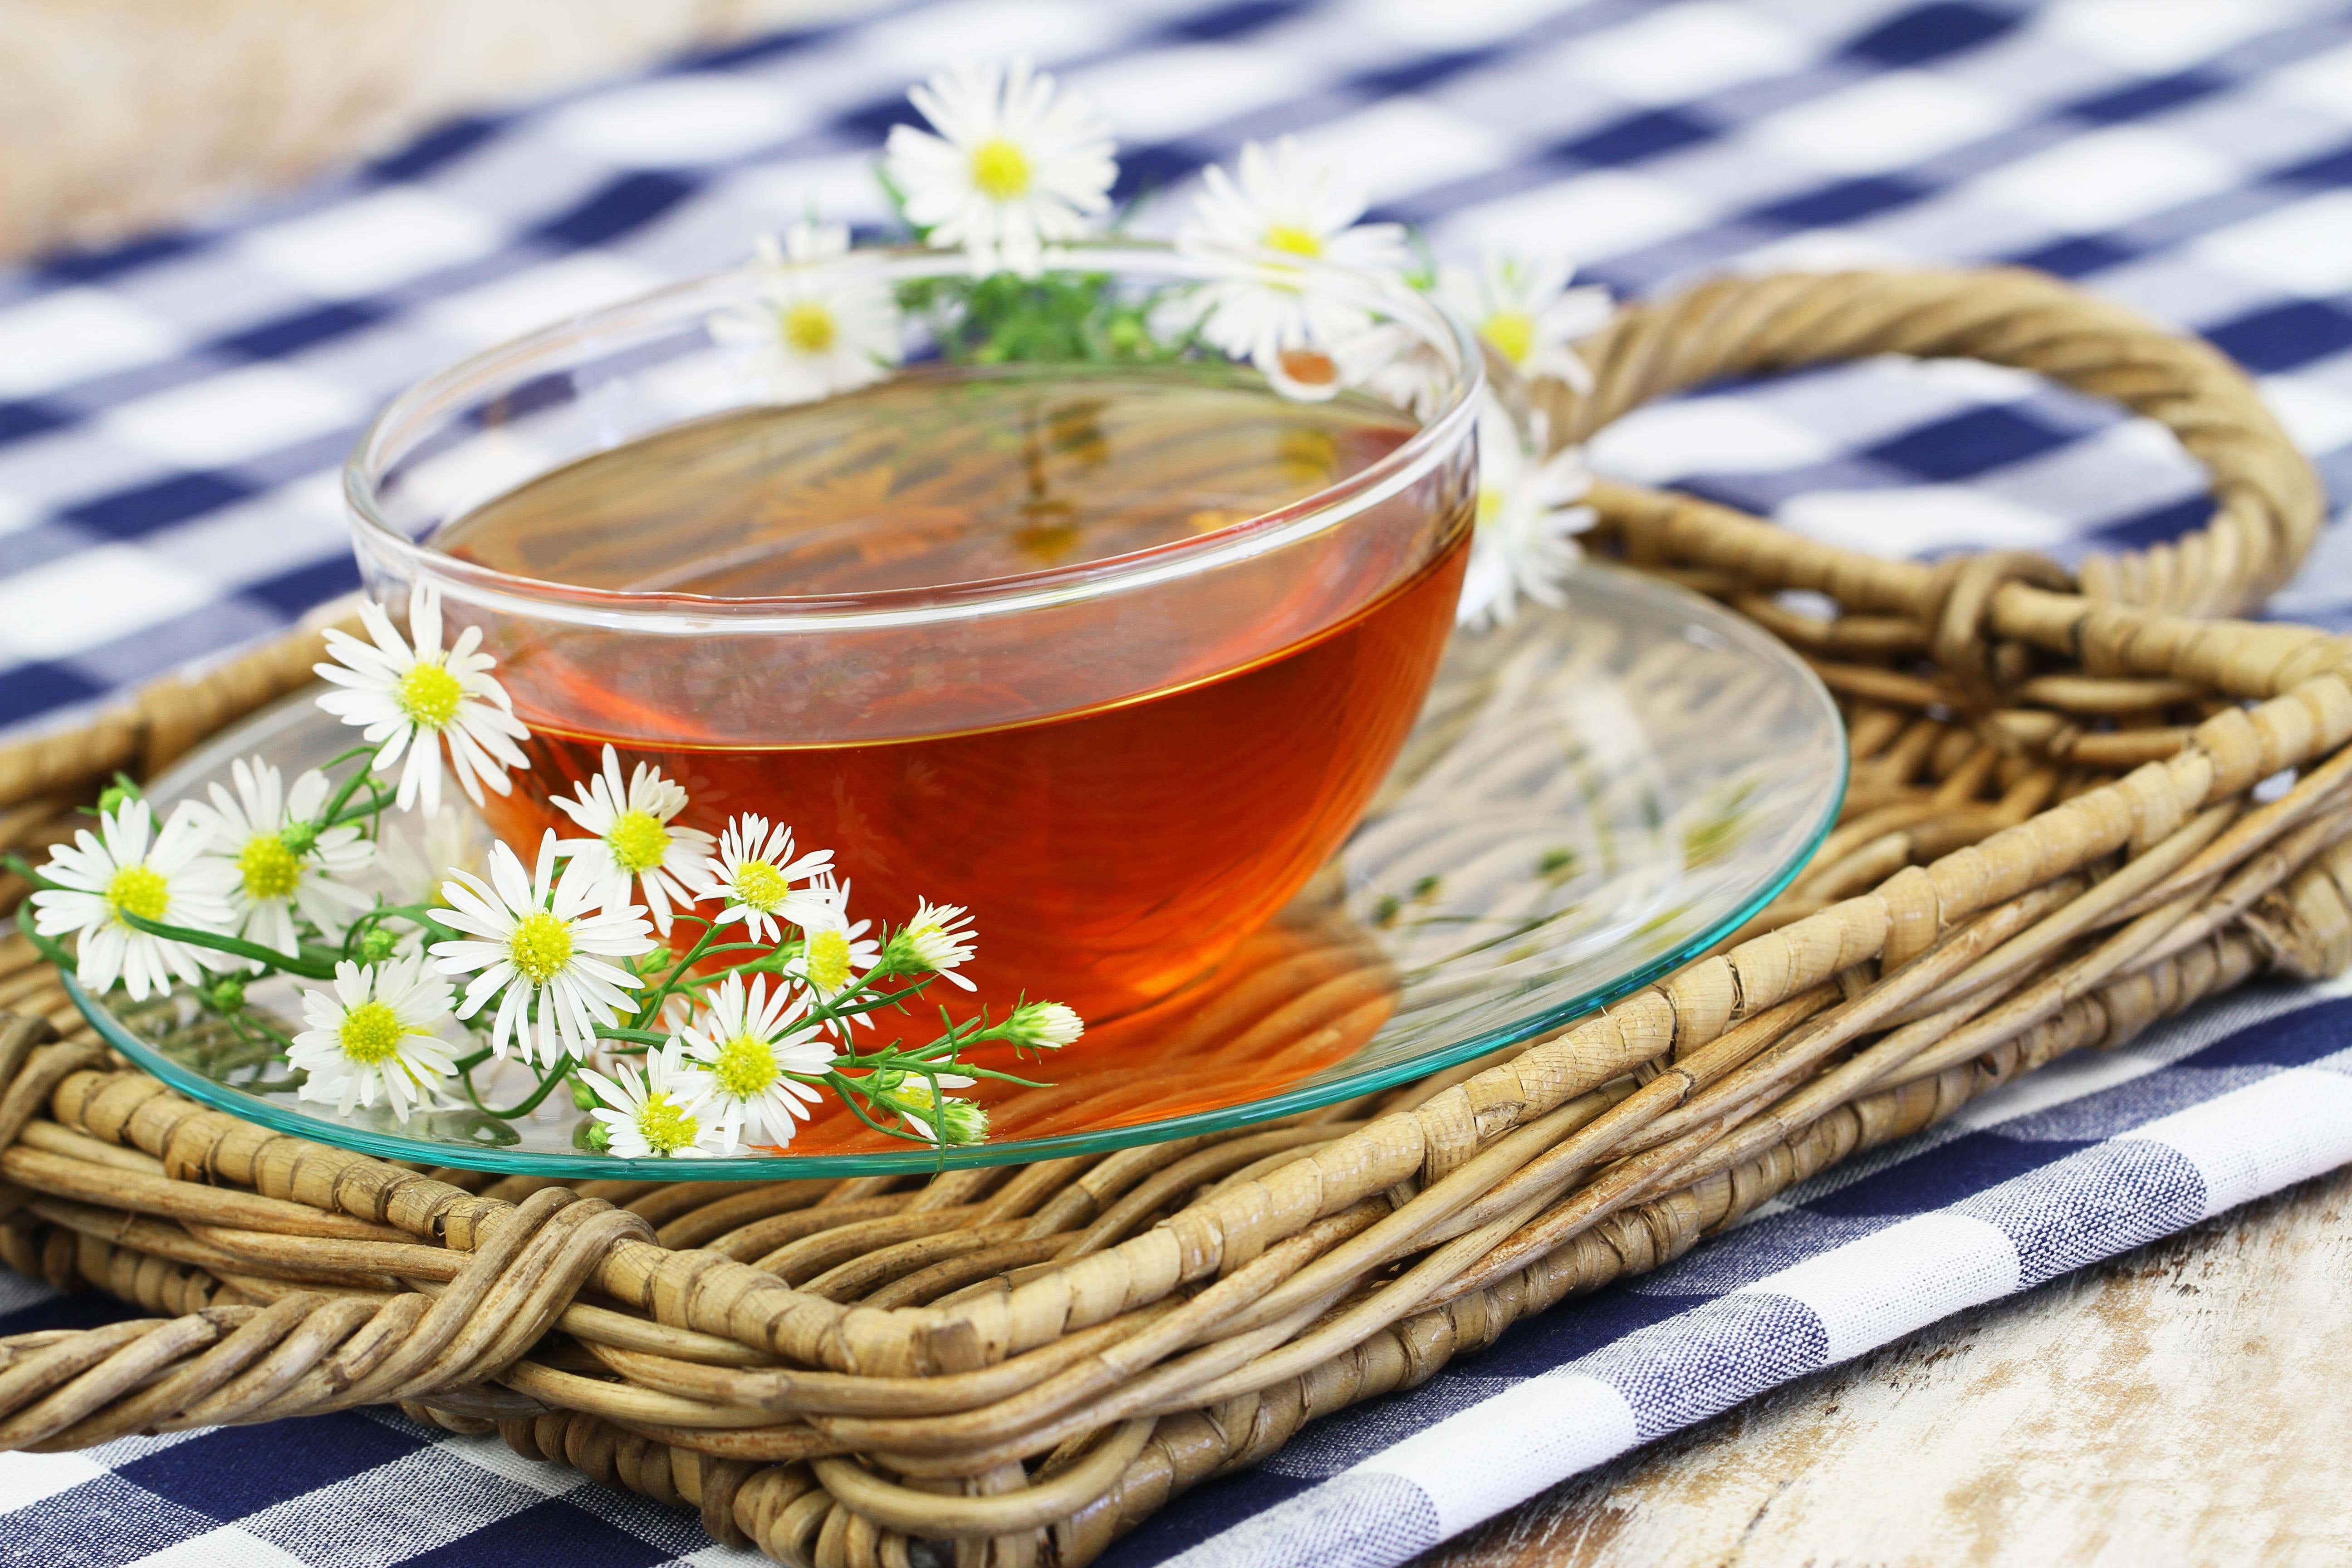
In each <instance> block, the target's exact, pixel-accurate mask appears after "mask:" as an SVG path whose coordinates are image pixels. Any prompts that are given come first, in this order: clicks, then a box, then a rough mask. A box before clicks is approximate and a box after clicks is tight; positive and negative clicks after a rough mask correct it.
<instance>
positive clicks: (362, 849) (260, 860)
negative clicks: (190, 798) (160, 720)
mask: <svg viewBox="0 0 2352 1568" xmlns="http://www.w3.org/2000/svg"><path fill="white" fill-rule="evenodd" d="M229 777H230V780H231V781H232V782H233V783H234V784H236V791H235V793H234V794H232V793H231V792H230V790H229V789H228V788H227V787H226V786H225V785H223V784H214V785H213V786H212V804H211V805H202V804H198V805H193V806H191V807H190V815H191V816H194V817H195V819H196V820H197V821H199V822H201V823H203V824H204V825H205V829H206V830H207V834H208V837H207V839H206V841H205V848H206V849H207V850H208V851H209V852H210V853H212V854H214V855H215V856H218V857H219V858H221V859H223V860H225V861H226V862H227V864H228V866H229V868H230V869H231V870H232V871H233V872H234V877H233V879H231V880H230V881H229V883H228V891H227V899H228V906H229V916H230V920H229V926H228V930H229V931H230V932H231V933H232V934H234V935H236V936H241V937H243V938H245V940H246V941H247V942H259V943H260V944H261V945H262V946H264V947H267V948H270V949H273V950H274V951H276V952H285V953H292V952H299V951H300V946H301V943H300V939H299V934H298V933H297V931H296V929H295V924H294V920H295V917H296V916H297V915H299V916H300V917H301V918H302V919H304V920H306V921H310V924H311V925H312V926H313V927H315V928H316V929H317V930H318V931H320V934H322V935H324V936H325V937H326V938H327V939H328V940H329V941H331V942H340V941H341V940H342V935H343V931H344V930H345V929H346V928H347V927H348V926H350V924H351V922H352V920H353V919H355V918H356V917H357V916H358V915H360V914H361V913H362V911H364V910H367V909H368V908H369V906H371V905H372V904H373V903H374V901H375V900H373V899H371V898H370V897H369V896H368V895H367V894H365V893H362V892H361V891H360V890H359V889H356V888H353V887H351V886H349V885H347V884H346V883H345V882H344V881H342V880H341V879H343V878H346V877H350V876H352V875H353V874H355V873H357V872H359V871H362V870H364V869H365V868H366V867H367V865H368V863H369V862H370V861H371V860H373V859H374V858H375V846H374V845H373V844H371V843H370V842H368V839H367V836H366V832H365V830H364V829H362V827H361V826H360V825H359V824H358V823H356V822H346V823H344V824H342V825H341V826H337V827H329V828H324V829H320V828H318V827H314V826H312V825H313V824H314V823H315V822H317V820H318V818H319V816H320V812H321V811H322V810H323V809H324V808H325V806H326V804H327V795H328V784H327V775H326V774H324V773H320V772H319V771H318V770H317V769H315V768H314V769H312V770H311V771H310V772H308V773H301V774H299V775H298V776H297V777H296V778H295V780H294V784H293V787H292V788H291V789H289V788H287V787H286V785H285V782H284V780H283V779H282V778H281V777H280V775H279V773H278V770H277V769H276V768H274V767H272V766H270V765H269V764H268V763H265V762H263V761H261V760H260V759H259V758H257V757H239V758H238V759H237V760H236V762H235V763H231V764H230V767H229ZM248 967H249V968H251V969H252V970H254V971H255V972H256V973H258V972H259V971H260V970H261V968H262V964H261V962H260V961H259V960H258V959H256V960H254V961H252V963H250V964H249V965H248Z"/></svg>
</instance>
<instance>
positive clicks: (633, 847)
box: [604, 811, 669, 877]
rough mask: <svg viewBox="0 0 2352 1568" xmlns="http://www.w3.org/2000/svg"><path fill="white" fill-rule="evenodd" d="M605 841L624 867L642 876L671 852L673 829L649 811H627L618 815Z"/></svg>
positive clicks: (631, 874)
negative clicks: (671, 830) (670, 840)
mask: <svg viewBox="0 0 2352 1568" xmlns="http://www.w3.org/2000/svg"><path fill="white" fill-rule="evenodd" d="M604 842H605V843H607V844H609V845H611V846H612V847H613V858H614V860H615V861H617V862H618V863H619V865H620V868H621V869H623V870H624V871H626V872H627V873H628V874H629V875H630V876H632V877H637V876H642V875H644V874H645V873H646V872H647V871H650V870H652V869H653V868H655V867H656V866H658V865H660V864H661V863H662V857H663V856H665V855H667V854H668V853H669V828H668V827H667V826H665V825H664V824H663V822H662V820H661V819H660V818H659V817H657V816H654V815H653V813H651V812H649V811H625V812H623V813H622V814H621V815H620V816H617V817H615V818H614V820H613V827H612V831H610V832H608V833H606V834H605V835H604Z"/></svg>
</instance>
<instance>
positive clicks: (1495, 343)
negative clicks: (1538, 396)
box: [1436, 254, 1609, 392]
mask: <svg viewBox="0 0 2352 1568" xmlns="http://www.w3.org/2000/svg"><path fill="white" fill-rule="evenodd" d="M1574 273H1575V268H1573V267H1571V266H1570V264H1569V263H1568V261H1566V260H1565V259H1564V258H1559V257H1538V258H1532V259H1527V258H1518V257H1510V256H1499V255H1493V254H1489V255H1486V256H1483V257H1481V258H1479V260H1478V263H1477V265H1476V266H1475V267H1459V266H1453V267H1444V268H1439V270H1438V274H1437V289H1436V295H1437V301H1438V303H1439V304H1441V305H1444V307H1445V308H1446V309H1447V310H1451V311H1453V312H1454V314H1455V315H1456V316H1458V317H1460V318H1461V319H1462V320H1463V321H1467V322H1469V323H1470V324H1471V325H1472V326H1474V327H1475V328H1476V329H1477V330H1478V335H1479V336H1480V337H1482V338H1484V339H1485V340H1486V342H1487V344H1488V345H1489V346H1490V347H1492V348H1493V349H1494V351H1495V352H1496V353H1498V354H1500V355H1501V356H1502V357H1503V359H1504V360H1505V361H1506V362H1507V363H1509V364H1510V365H1511V367H1512V368H1513V369H1515V370H1517V372H1518V373H1519V374H1520V375H1522V376H1524V377H1526V378H1528V379H1529V380H1535V379H1538V378H1543V379H1548V380H1552V381H1559V382H1563V383H1565V384H1568V385H1570V386H1572V387H1574V388H1576V389H1577V390H1578V391H1580V392H1584V391H1589V390H1591V385H1592V373H1591V371H1589V370H1587V369H1586V368H1585V364H1584V362H1583V361H1582V360H1580V359H1579V358H1578V357H1577V355H1576V351H1575V350H1574V349H1573V348H1571V347H1570V344H1572V343H1574V342H1576V341H1577V340H1578V339H1580V338H1584V337H1590V336H1591V334H1592V333H1594V332H1597V331H1600V330H1601V327H1602V325H1603V324H1605V323H1606V322H1607V321H1608V320H1609V291H1608V290H1607V289H1600V288H1584V289H1571V288H1570V287H1569V286H1568V280H1569V279H1570V277H1572V276H1573V275H1574Z"/></svg>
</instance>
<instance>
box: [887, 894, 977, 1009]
mask: <svg viewBox="0 0 2352 1568" xmlns="http://www.w3.org/2000/svg"><path fill="white" fill-rule="evenodd" d="M979 938H980V933H979V932H978V931H975V930H973V929H972V923H971V915H969V914H967V913H966V912H964V909H963V906H962V905H961V904H934V903H933V902H931V900H929V899H919V900H916V904H915V918H914V919H913V920H910V921H908V922H907V923H906V925H905V926H904V927H902V928H900V930H899V931H898V935H897V936H894V937H892V938H891V939H890V945H889V946H888V947H887V948H886V949H884V950H883V954H882V967H883V968H884V969H886V970H887V972H888V973H893V974H921V973H931V974H936V975H938V976H940V978H941V979H943V980H945V981H947V982H949V983H950V984H954V985H961V986H962V987H963V988H964V989H965V990H966V991H971V990H973V989H975V987H974V986H973V984H972V983H971V981H970V980H967V979H966V978H964V977H963V976H962V975H961V974H958V973H956V971H957V970H958V969H961V967H962V966H963V965H965V964H966V963H971V955H972V953H973V952H974V950H975V949H976V948H977V946H978V944H979Z"/></svg>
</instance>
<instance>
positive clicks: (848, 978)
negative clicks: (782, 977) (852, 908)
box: [784, 870, 882, 1028]
mask: <svg viewBox="0 0 2352 1568" xmlns="http://www.w3.org/2000/svg"><path fill="white" fill-rule="evenodd" d="M793 923H794V924H795V925H797V926H799V927H800V928H801V951H800V953H799V954H798V956H796V957H794V958H793V960H792V961H791V962H790V963H786V964H785V965H784V973H787V974H790V975H793V976H795V977H797V978H798V979H799V980H800V982H801V984H803V985H806V986H807V987H808V988H809V990H810V991H811V992H812V993H814V994H815V996H816V998H817V999H818V1000H819V1001H821V1002H830V1001H832V1000H833V999H834V998H835V996H838V995H840V994H842V993H843V992H845V991H846V990H848V989H849V988H850V987H851V986H853V985H855V984H857V983H858V981H859V979H860V978H861V977H862V976H863V975H864V974H865V973H866V971H867V970H869V969H871V968H873V967H874V964H875V963H876V961H877V959H879V958H880V957H881V955H882V944H881V943H880V942H876V941H874V940H872V939H871V938H869V937H867V936H866V931H868V930H869V929H871V928H872V926H873V923H874V922H873V921H857V922H856V924H854V925H853V924H852V923H851V922H850V919H849V884H848V883H846V882H843V883H838V884H836V883H835V881H834V879H833V873H832V872H831V871H829V870H828V871H822V872H819V873H818V874H817V878H816V879H815V880H814V882H812V883H811V884H810V885H809V887H808V889H807V891H806V894H805V896H804V897H803V899H802V900H801V901H800V902H799V904H798V905H797V906H796V908H795V911H794V918H793ZM849 1017H850V1021H851V1022H852V1023H856V1024H862V1025H865V1026H867V1027H869V1028H870V1027H872V1026H873V1023H874V1017H873V1015H871V1014H869V1013H852V1014H851V1015H849Z"/></svg>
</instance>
